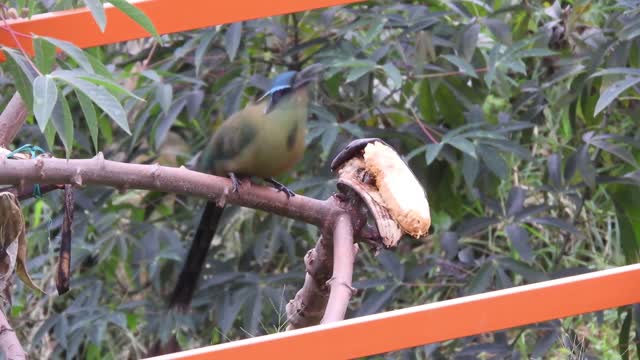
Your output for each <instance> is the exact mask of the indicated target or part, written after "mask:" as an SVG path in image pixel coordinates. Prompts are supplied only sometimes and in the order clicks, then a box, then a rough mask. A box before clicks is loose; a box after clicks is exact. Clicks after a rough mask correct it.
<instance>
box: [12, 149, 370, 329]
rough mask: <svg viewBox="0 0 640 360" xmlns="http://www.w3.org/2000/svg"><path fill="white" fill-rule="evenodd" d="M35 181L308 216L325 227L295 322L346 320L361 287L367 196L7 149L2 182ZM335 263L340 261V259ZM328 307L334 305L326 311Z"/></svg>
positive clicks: (309, 261)
mask: <svg viewBox="0 0 640 360" xmlns="http://www.w3.org/2000/svg"><path fill="white" fill-rule="evenodd" d="M32 183H39V184H43V186H48V185H46V184H57V186H60V184H72V185H75V186H84V185H88V184H91V185H102V186H112V187H116V188H118V189H120V190H121V191H126V190H128V189H146V190H155V191H163V192H172V193H180V194H187V195H194V196H199V197H203V198H207V199H210V200H214V201H223V202H229V203H232V204H235V205H240V206H245V207H250V208H255V209H261V210H265V211H268V212H271V213H274V214H277V215H281V216H285V217H289V218H293V219H296V220H300V221H304V222H307V223H310V224H313V225H316V226H318V227H319V228H320V231H321V234H322V236H321V238H320V239H319V240H318V242H317V244H316V247H315V248H314V249H313V250H311V251H309V253H307V256H305V263H306V265H307V274H306V277H305V283H304V286H303V288H302V289H301V290H300V291H299V292H298V294H296V297H295V298H294V300H292V301H291V302H290V303H289V304H288V305H287V313H288V315H289V321H290V326H289V328H298V327H305V326H310V325H315V324H318V323H319V322H322V323H327V322H332V321H338V320H342V319H344V316H345V313H346V309H347V307H348V304H349V300H350V298H351V295H352V293H353V288H352V287H351V278H352V273H353V262H354V258H355V254H356V252H357V249H358V248H357V245H354V242H353V240H354V234H355V235H356V237H360V236H359V235H360V234H359V233H360V232H361V231H363V229H366V228H365V227H364V225H365V224H366V214H365V212H363V210H362V209H363V206H364V205H363V204H362V203H361V201H360V200H353V199H352V200H347V199H346V198H345V197H344V196H341V195H340V194H337V195H334V196H332V197H330V198H329V199H327V200H324V201H323V200H316V199H313V198H308V197H305V196H302V195H296V196H294V197H292V198H290V199H287V197H286V196H284V195H283V194H281V193H279V192H277V191H275V190H274V189H273V188H270V187H264V186H255V185H251V184H250V183H248V182H244V183H243V184H242V185H241V187H240V191H239V192H237V193H233V192H230V189H231V188H232V184H231V181H230V180H229V179H227V178H223V177H218V176H214V175H208V174H204V173H200V172H196V171H191V170H188V169H186V168H184V167H181V168H172V167H166V166H159V165H155V164H154V165H140V164H128V163H121V162H116V161H109V160H105V159H104V157H103V155H102V153H98V155H96V156H95V157H94V158H92V159H79V160H64V159H56V158H43V157H40V158H37V159H29V160H11V159H7V158H6V156H2V155H0V184H17V189H18V191H19V192H23V191H24V190H23V189H22V188H24V187H25V186H29V184H32ZM334 264H335V265H334ZM325 309H326V310H325Z"/></svg>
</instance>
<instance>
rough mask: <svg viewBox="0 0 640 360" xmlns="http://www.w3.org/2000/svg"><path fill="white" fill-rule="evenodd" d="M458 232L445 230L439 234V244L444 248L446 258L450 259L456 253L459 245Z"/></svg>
mask: <svg viewBox="0 0 640 360" xmlns="http://www.w3.org/2000/svg"><path fill="white" fill-rule="evenodd" d="M458 239H460V237H459V236H458V234H456V233H455V232H452V231H447V232H445V233H443V234H442V235H441V236H440V246H441V247H442V248H443V249H444V252H445V256H446V257H447V259H449V260H452V259H453V258H455V256H456V254H457V253H458V249H459V245H458Z"/></svg>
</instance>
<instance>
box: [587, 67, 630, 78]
mask: <svg viewBox="0 0 640 360" xmlns="http://www.w3.org/2000/svg"><path fill="white" fill-rule="evenodd" d="M603 75H628V76H640V69H634V68H626V67H614V68H608V69H604V70H600V71H596V72H595V73H594V74H592V75H591V76H589V78H594V77H597V76H603Z"/></svg>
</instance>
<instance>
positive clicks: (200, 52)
mask: <svg viewBox="0 0 640 360" xmlns="http://www.w3.org/2000/svg"><path fill="white" fill-rule="evenodd" d="M217 34H218V32H217V31H215V30H214V29H211V30H209V31H207V33H205V34H204V35H202V37H201V38H200V42H199V43H198V47H197V48H196V52H195V55H194V59H193V61H194V63H195V65H196V74H199V73H200V66H202V59H204V54H205V53H206V52H207V49H208V48H209V44H211V41H212V40H213V38H214V36H216V35H217Z"/></svg>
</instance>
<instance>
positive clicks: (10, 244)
mask: <svg viewBox="0 0 640 360" xmlns="http://www.w3.org/2000/svg"><path fill="white" fill-rule="evenodd" d="M26 261H27V240H26V229H25V223H24V217H23V216H22V209H20V202H18V199H17V198H16V197H15V195H14V194H12V193H10V192H1V193H0V281H2V282H1V283H0V289H2V290H4V289H5V288H6V286H7V284H8V279H9V278H10V277H11V274H12V273H13V269H14V267H15V270H16V273H17V274H18V277H19V278H20V280H22V282H24V283H25V284H26V285H27V286H28V287H30V288H31V289H33V290H35V291H38V292H40V293H42V294H45V295H46V293H45V292H44V291H42V289H40V288H39V287H38V286H37V285H36V284H35V283H34V282H33V280H31V277H30V276H29V273H28V271H27V265H26Z"/></svg>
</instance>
